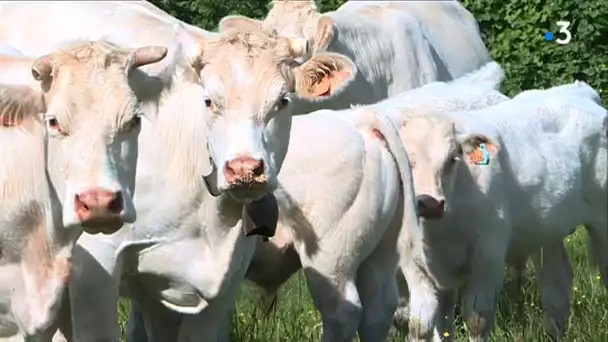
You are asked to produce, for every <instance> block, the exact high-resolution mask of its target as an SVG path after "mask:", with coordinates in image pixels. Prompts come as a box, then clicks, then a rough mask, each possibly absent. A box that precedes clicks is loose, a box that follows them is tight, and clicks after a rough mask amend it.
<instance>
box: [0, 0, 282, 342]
mask: <svg viewBox="0 0 608 342" xmlns="http://www.w3.org/2000/svg"><path fill="white" fill-rule="evenodd" d="M40 4H41V5H42V6H40V7H38V6H34V5H36V4H34V3H25V4H23V3H20V4H18V5H19V6H13V5H12V4H11V3H10V2H3V3H1V4H0V6H1V7H0V21H1V23H0V36H2V35H3V34H7V33H8V32H17V31H15V30H14V27H15V26H16V25H19V24H20V23H22V22H36V25H30V26H28V27H27V29H24V30H21V31H19V34H16V33H15V34H12V35H10V39H7V40H9V41H11V42H13V43H15V46H16V47H19V48H20V49H21V50H22V51H24V52H27V53H31V54H41V53H45V52H48V51H49V50H50V49H52V47H53V46H55V45H56V44H58V43H59V42H61V41H64V40H67V39H70V38H74V37H73V35H74V34H75V33H74V32H78V33H77V34H78V35H79V36H80V37H84V38H87V39H92V38H97V37H102V36H103V37H106V38H108V39H109V40H111V41H113V42H116V43H118V44H124V46H126V47H134V46H137V47H138V46H142V45H145V44H151V45H165V46H167V47H169V55H168V56H167V57H166V58H165V60H164V61H163V62H161V63H157V64H155V65H150V66H146V67H145V68H142V69H145V70H146V71H147V72H148V73H150V74H153V75H158V76H160V81H162V82H163V85H164V86H165V87H166V86H167V85H169V84H170V85H171V87H170V88H167V89H165V91H164V93H163V97H162V101H160V102H159V103H158V108H152V109H153V110H154V112H153V113H151V114H157V115H149V116H148V117H144V118H143V120H142V128H141V133H140V136H139V151H138V159H137V178H136V187H135V189H136V191H135V193H134V194H133V196H134V202H135V205H136V207H137V212H138V218H137V222H136V224H135V225H132V226H129V227H126V228H125V229H123V230H122V231H120V232H118V233H116V234H113V235H112V236H99V235H96V236H92V235H89V234H84V235H83V236H82V237H81V238H80V240H79V243H78V246H77V247H76V249H75V250H74V257H73V259H74V265H73V267H72V274H71V277H70V285H69V286H70V301H69V303H64V305H70V306H71V311H72V317H71V319H70V317H66V316H63V317H62V323H65V324H69V323H70V321H71V323H73V333H74V339H75V340H76V341H91V340H96V339H100V340H109V341H117V340H119V336H120V329H119V325H118V317H117V303H118V295H119V290H124V291H125V292H124V293H123V294H125V295H131V296H133V297H134V298H137V296H138V295H139V293H138V292H139V291H129V290H128V289H129V288H130V287H132V286H135V285H134V284H131V283H128V282H127V281H126V280H125V279H122V276H123V272H125V271H128V272H135V275H134V276H135V277H136V276H137V275H136V274H137V271H140V272H148V273H150V274H155V275H156V276H157V277H158V278H159V279H169V280H172V281H174V282H175V283H174V284H175V286H174V287H171V288H158V287H156V286H154V284H155V283H156V282H152V283H151V284H149V285H150V289H147V290H146V291H151V293H153V294H154V296H155V298H160V299H161V301H162V302H163V303H164V304H165V305H166V306H169V307H171V308H172V309H175V310H179V311H180V312H185V313H191V314H193V313H197V312H198V315H197V317H203V323H202V324H199V325H198V326H197V329H198V330H197V331H196V332H195V335H196V336H200V335H201V334H202V335H204V336H208V337H209V338H210V339H213V338H212V336H214V335H216V334H217V333H218V332H217V331H218V329H219V326H220V323H221V322H222V321H223V317H225V316H226V314H227V312H228V311H229V310H230V309H231V308H232V306H233V304H234V299H235V296H236V291H237V289H238V286H239V285H240V280H241V279H242V278H243V277H244V274H245V271H246V268H247V265H248V264H249V260H250V258H251V255H252V254H253V250H254V245H255V239H254V238H247V237H246V236H245V235H244V234H243V225H246V224H248V223H247V222H243V220H241V217H242V206H243V203H242V202H237V201H235V200H234V199H233V198H232V197H231V196H229V195H227V194H222V195H221V196H219V197H212V196H211V195H210V193H209V191H207V189H206V188H205V185H204V184H203V182H202V178H201V177H202V175H203V174H204V173H205V172H206V170H207V166H208V164H209V160H208V159H209V158H205V156H208V153H206V151H207V139H206V138H207V135H208V134H207V133H208V129H207V128H208V126H207V125H208V123H209V122H207V120H209V115H210V114H209V113H208V111H206V110H205V104H204V99H205V93H204V89H203V87H202V85H201V84H200V83H198V82H194V83H192V82H189V81H186V80H184V75H186V73H185V69H184V67H183V66H182V65H179V64H178V63H177V61H178V60H180V59H181V58H182V57H193V55H196V53H197V50H200V47H201V46H200V45H198V43H197V42H196V39H199V38H203V37H206V36H207V34H208V32H206V31H203V30H201V29H197V28H194V27H193V26H189V25H186V24H183V23H180V22H179V21H178V20H177V19H175V18H172V17H170V16H169V15H167V14H166V13H165V14H164V15H163V12H162V11H160V10H159V9H155V7H154V6H152V5H151V4H149V3H145V2H95V3H83V2H79V3H74V5H75V7H69V6H65V5H66V3H65V2H61V1H51V2H45V3H40ZM65 13H70V15H69V16H68V17H66V16H65ZM176 23H177V24H176ZM181 26H183V27H185V29H186V31H187V33H184V32H181V31H180V30H181V28H180V27H181ZM49 28H51V30H52V31H49ZM176 31H177V32H176ZM176 33H177V35H176ZM239 127H240V128H239V129H240V130H239V131H238V132H236V133H237V134H240V135H243V134H247V135H256V137H255V138H257V139H258V140H260V139H261V138H262V137H261V136H259V135H260V134H259V132H252V131H251V127H245V126H239ZM273 138H274V137H273ZM279 140H280V139H279ZM286 142H287V140H286V139H283V140H280V141H271V143H273V144H278V145H280V144H286ZM254 147H255V151H254V150H251V151H248V152H251V153H253V154H255V153H260V146H257V145H256V146H254ZM278 147H281V146H278ZM278 147H277V148H278ZM237 148H238V149H241V150H243V149H247V148H250V147H248V146H236V147H235V150H234V151H235V152H238V149H237ZM217 150H219V148H218V149H216V150H212V151H217ZM283 150H286V146H284V147H283ZM246 152H247V151H246ZM212 154H214V153H212ZM214 157H215V155H214ZM283 157H284V155H283V156H280V155H279V156H271V157H270V159H271V160H272V158H277V159H281V160H279V161H277V164H278V165H280V162H282V158H283ZM217 164H218V165H219V168H220V172H221V168H222V167H223V163H217ZM269 164H270V165H271V166H272V164H273V163H271V162H269ZM277 172H278V170H277V171H276V172H275V171H273V173H274V174H276V173H277ZM216 176H217V175H216ZM216 176H214V177H216ZM108 180H109V178H107V179H106V181H108ZM216 180H217V177H216ZM275 181H276V180H275ZM220 185H221V184H220ZM70 190H74V191H75V190H76V188H74V189H70ZM137 266H139V268H138V269H137ZM131 279H133V278H131ZM121 283H122V284H121ZM144 286H148V283H144ZM199 310H201V311H200V312H199ZM182 329H184V330H185V331H186V332H185V333H184V334H183V335H182V336H187V335H185V334H187V333H192V332H190V331H188V324H187V323H185V324H184V327H183V328H182Z"/></svg>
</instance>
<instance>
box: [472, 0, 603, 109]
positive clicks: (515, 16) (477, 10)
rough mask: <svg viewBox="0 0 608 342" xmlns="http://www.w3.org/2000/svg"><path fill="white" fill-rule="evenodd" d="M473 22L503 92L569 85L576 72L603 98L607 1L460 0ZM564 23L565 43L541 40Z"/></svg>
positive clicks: (559, 36) (561, 35)
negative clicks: (499, 69) (499, 70)
mask: <svg viewBox="0 0 608 342" xmlns="http://www.w3.org/2000/svg"><path fill="white" fill-rule="evenodd" d="M462 2H463V4H464V5H465V6H466V7H467V9H469V11H471V12H472V13H473V14H474V15H475V18H476V19H477V21H478V23H479V26H480V29H481V31H482V35H483V39H484V42H485V43H486V46H487V47H488V48H489V49H490V52H491V54H492V56H493V57H494V59H495V60H496V61H497V62H499V63H500V64H501V65H502V66H503V67H504V69H505V73H506V79H505V83H504V85H503V90H504V91H505V92H506V93H507V94H508V95H515V94H517V93H518V92H520V91H521V90H525V89H531V88H546V87H550V86H552V85H557V84H562V83H567V82H571V81H572V80H573V77H574V75H575V74H576V73H581V72H582V73H583V74H585V75H586V76H587V82H588V83H589V84H591V85H592V86H593V87H594V88H595V89H597V90H598V91H599V92H600V94H602V97H603V98H604V99H606V96H607V95H608V1H605V0H588V1H576V0H508V1H503V0H463V1H462ZM560 20H567V21H570V23H571V24H570V27H569V28H568V29H569V30H570V32H571V33H572V40H571V41H570V43H568V44H566V45H560V44H557V43H556V42H555V39H554V40H552V41H546V40H545V38H544V34H545V32H546V31H551V32H554V34H555V35H556V38H565V35H564V34H558V33H557V32H558V30H559V28H558V26H557V24H556V23H557V21H560Z"/></svg>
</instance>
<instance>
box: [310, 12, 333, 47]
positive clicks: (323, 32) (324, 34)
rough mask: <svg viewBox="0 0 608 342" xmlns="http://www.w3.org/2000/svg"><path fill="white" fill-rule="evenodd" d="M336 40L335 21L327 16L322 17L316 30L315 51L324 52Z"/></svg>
mask: <svg viewBox="0 0 608 342" xmlns="http://www.w3.org/2000/svg"><path fill="white" fill-rule="evenodd" d="M333 39H334V20H333V19H332V18H330V17H328V16H326V15H322V16H321V17H319V20H317V28H316V30H315V45H314V48H315V51H317V50H321V51H324V50H325V49H327V46H328V45H329V43H331V41H332V40H333Z"/></svg>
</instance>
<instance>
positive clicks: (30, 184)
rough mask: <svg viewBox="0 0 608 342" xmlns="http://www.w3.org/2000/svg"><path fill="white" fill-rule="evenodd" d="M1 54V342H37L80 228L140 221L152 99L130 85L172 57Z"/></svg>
mask: <svg viewBox="0 0 608 342" xmlns="http://www.w3.org/2000/svg"><path fill="white" fill-rule="evenodd" d="M1 50H2V52H3V54H0V124H1V126H0V141H2V142H1V143H0V156H1V159H2V163H1V165H0V269H1V271H0V273H1V274H2V277H0V303H1V304H0V306H1V307H2V310H1V311H2V315H1V316H0V322H1V323H0V339H2V338H7V337H10V336H15V335H24V336H36V335H38V334H40V333H42V332H43V331H44V330H45V329H46V328H48V326H49V325H50V324H51V323H53V320H54V315H55V313H56V311H57V308H58V306H59V303H60V299H61V295H62V292H63V290H64V288H65V285H66V284H67V276H68V273H69V272H68V271H69V267H70V258H71V255H72V249H73V247H74V245H75V243H76V239H77V238H78V237H79V236H80V234H81V232H82V229H81V226H82V228H84V229H85V231H87V232H90V233H93V234H96V233H99V232H102V233H104V234H109V233H113V232H115V231H116V230H118V229H119V228H120V227H121V226H122V225H123V223H124V222H133V221H134V220H135V210H134V206H133V203H132V200H131V193H132V191H133V186H134V182H135V179H134V174H133V169H134V168H135V164H136V148H137V140H136V139H137V135H138V133H139V129H140V127H139V125H140V121H141V117H140V116H141V114H142V113H140V112H139V111H138V108H139V107H140V106H144V105H146V100H145V95H146V91H145V90H143V89H141V88H138V87H137V86H132V85H129V83H128V82H131V81H134V80H136V79H137V78H138V77H141V75H142V74H143V73H141V71H139V70H138V69H137V68H138V67H140V66H143V65H146V64H149V63H154V62H157V61H159V60H161V59H162V58H163V57H164V56H165V54H166V48H163V47H144V48H139V49H135V50H125V49H122V48H119V47H117V46H114V45H112V44H110V43H108V42H105V41H95V42H89V41H83V42H80V41H78V42H72V43H70V44H68V45H66V46H63V47H62V48H61V49H58V50H56V51H53V52H51V53H50V54H47V55H44V56H42V57H39V58H37V59H35V58H30V57H27V56H24V55H22V54H21V53H20V52H19V51H18V50H17V49H15V48H13V47H11V46H8V45H2V47H1ZM109 56H111V57H112V58H111V59H108V60H107V63H106V64H105V65H100V64H99V63H98V61H99V60H104V59H106V58H108V57H109ZM104 87H105V88H104ZM100 89H111V90H112V91H110V92H108V91H100ZM45 129H46V133H45ZM62 207H63V210H62Z"/></svg>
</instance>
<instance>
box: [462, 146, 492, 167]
mask: <svg viewBox="0 0 608 342" xmlns="http://www.w3.org/2000/svg"><path fill="white" fill-rule="evenodd" d="M467 157H468V158H469V162H470V163H472V164H475V165H488V164H489V163H490V152H489V151H488V148H487V147H486V144H483V143H482V144H479V146H477V147H476V148H475V149H474V150H473V151H471V152H469V153H468V155H467Z"/></svg>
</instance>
